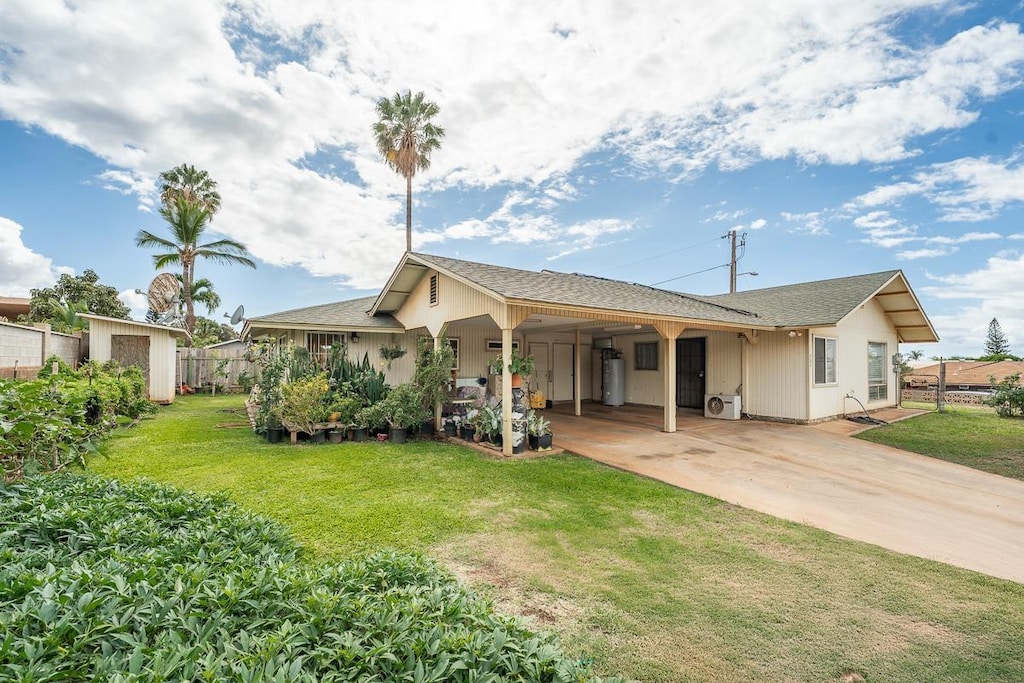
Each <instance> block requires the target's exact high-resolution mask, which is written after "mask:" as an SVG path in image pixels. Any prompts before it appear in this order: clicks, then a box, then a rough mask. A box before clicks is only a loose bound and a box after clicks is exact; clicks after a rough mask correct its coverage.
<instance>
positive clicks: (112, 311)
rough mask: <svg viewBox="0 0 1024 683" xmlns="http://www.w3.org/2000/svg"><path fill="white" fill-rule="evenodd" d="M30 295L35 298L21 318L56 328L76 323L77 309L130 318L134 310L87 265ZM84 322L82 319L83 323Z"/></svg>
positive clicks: (34, 290) (27, 321) (112, 316)
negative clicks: (77, 272)
mask: <svg viewBox="0 0 1024 683" xmlns="http://www.w3.org/2000/svg"><path fill="white" fill-rule="evenodd" d="M29 295H30V296H31V297H32V298H31V300H30V301H29V310H28V315H25V316H21V318H20V320H21V321H22V322H26V323H50V324H51V325H53V327H54V329H57V330H65V329H68V326H67V323H68V322H69V321H70V322H71V323H72V324H75V321H76V320H78V318H77V314H78V313H94V314H95V315H103V316H107V317H108V318H124V319H127V318H128V315H129V313H130V312H131V311H130V310H129V309H128V307H127V306H126V305H124V303H122V301H121V300H120V299H118V298H117V290H116V289H114V288H113V287H110V286H108V285H101V284H100V276H99V275H97V274H96V271H94V270H92V269H88V268H87V269H86V270H85V271H83V272H82V274H81V275H70V274H68V273H64V274H63V275H61V276H60V278H58V279H57V283H56V284H55V285H54V286H53V287H44V288H43V289H32V290H29ZM72 313H73V314H74V315H71V314H72ZM84 322H85V321H81V323H82V324H83V325H84ZM76 329H84V327H78V328H76Z"/></svg>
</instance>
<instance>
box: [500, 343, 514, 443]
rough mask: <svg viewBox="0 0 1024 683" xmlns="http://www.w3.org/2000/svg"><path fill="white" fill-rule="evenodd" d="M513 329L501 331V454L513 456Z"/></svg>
mask: <svg viewBox="0 0 1024 683" xmlns="http://www.w3.org/2000/svg"><path fill="white" fill-rule="evenodd" d="M511 364H512V328H511V327H505V328H502V330H501V452H502V453H503V454H504V455H512V373H511V372H509V369H508V366H509V365H511Z"/></svg>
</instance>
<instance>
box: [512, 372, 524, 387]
mask: <svg viewBox="0 0 1024 683" xmlns="http://www.w3.org/2000/svg"><path fill="white" fill-rule="evenodd" d="M522 386H523V376H522V375H519V374H514V375H512V388H513V389H518V388H520V387H522Z"/></svg>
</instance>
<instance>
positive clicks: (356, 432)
mask: <svg viewBox="0 0 1024 683" xmlns="http://www.w3.org/2000/svg"><path fill="white" fill-rule="evenodd" d="M366 436H367V434H366V427H353V428H352V440H353V441H356V442H361V441H366Z"/></svg>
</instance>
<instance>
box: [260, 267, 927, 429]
mask: <svg viewBox="0 0 1024 683" xmlns="http://www.w3.org/2000/svg"><path fill="white" fill-rule="evenodd" d="M442 335H445V336H447V337H448V339H449V340H450V342H451V344H452V345H453V347H454V348H455V350H456V367H455V368H454V370H453V372H454V374H455V375H456V378H457V380H458V382H459V383H460V384H461V383H469V382H473V381H476V380H477V378H481V377H482V378H486V380H487V382H488V385H489V387H490V388H491V390H492V391H493V392H494V393H495V394H496V395H497V396H499V397H500V398H501V399H502V401H503V405H504V406H510V405H511V395H512V394H511V386H510V382H508V381H507V380H508V377H506V376H498V377H490V376H489V375H488V370H487V361H488V360H490V359H491V358H493V357H494V356H495V355H496V354H497V353H502V354H505V355H506V358H507V356H508V354H510V352H511V348H512V345H513V344H518V345H519V348H521V349H523V350H524V351H525V352H526V353H528V354H531V355H533V356H534V357H535V358H536V371H535V372H534V373H533V377H532V378H531V382H530V389H531V390H540V391H542V392H543V393H544V395H545V396H546V397H547V398H548V399H549V400H552V401H555V402H562V401H565V402H569V401H571V402H573V403H574V409H575V412H576V414H582V410H583V403H584V402H585V401H592V400H597V401H600V400H604V399H606V398H607V397H606V396H605V389H604V387H603V386H602V384H603V379H604V378H603V368H604V367H605V366H606V365H607V363H606V361H607V360H608V359H610V358H612V357H617V359H618V360H621V361H622V363H621V365H622V366H623V367H624V376H623V377H622V379H623V382H622V384H623V386H622V392H621V393H622V396H621V400H622V401H624V402H626V403H636V404H646V405H652V406H661V407H662V408H663V410H664V419H663V429H664V430H665V431H667V432H674V431H675V430H676V408H677V407H682V408H693V409H698V410H704V409H706V408H707V403H708V400H709V398H714V397H716V396H717V397H719V398H723V397H724V400H725V401H726V402H727V403H728V404H729V405H730V406H735V407H736V408H737V409H741V411H742V413H743V414H744V415H747V416H749V417H751V418H761V419H771V420H782V421H787V422H797V423H811V422H817V421H820V420H827V419H831V418H834V417H837V416H840V415H844V414H845V413H846V412H847V411H848V410H856V409H858V408H859V407H858V406H856V405H851V404H850V401H859V402H860V403H861V404H863V405H864V406H865V407H866V408H867V409H869V410H871V409H879V408H885V407H890V406H894V405H896V403H897V386H896V375H895V373H894V372H893V365H892V361H891V358H892V356H893V354H895V353H896V352H897V347H898V344H900V343H902V342H914V343H921V342H931V341H937V340H938V335H937V334H936V333H935V329H934V328H933V327H932V324H931V322H930V321H929V320H928V317H927V316H926V315H925V313H924V310H923V309H922V308H921V305H920V303H919V301H918V299H917V297H916V296H915V294H914V292H913V290H912V289H911V287H910V285H909V283H908V282H907V279H906V277H905V276H904V275H903V273H902V271H898V270H894V271H886V272H881V273H871V274H867V275H858V276H854V277H844V278H836V279H832V280H822V281H819V282H809V283H801V284H796V285H789V286H783V287H772V288H768V289H760V290H753V291H748V292H739V293H735V294H723V295H717V296H697V295H692V294H683V293H679V292H673V291H668V290H663V289H656V288H653V287H649V286H646V285H639V284H634V283H628V282H622V281H618V280H609V279H606V278H601V277H596V276H591V275H584V274H579V273H560V272H554V271H547V270H544V271H540V272H535V271H527V270H519V269H514V268H505V267H502V266H494V265H487V264H481V263H474V262H470V261H463V260H458V259H452V258H447V257H442V256H433V255H429V254H421V253H414V252H408V253H406V254H405V255H404V256H403V257H402V260H401V261H400V262H399V264H398V265H397V267H396V268H395V270H394V272H393V273H392V274H391V277H390V278H389V279H388V281H387V284H386V285H385V286H384V288H383V289H382V290H381V291H380V293H379V294H377V296H375V297H366V298H362V299H354V300H350V301H342V302H338V303H332V304H324V305H320V306H310V307H307V308H299V309H293V310H290V311H284V312H281V313H274V314H271V315H266V316H260V317H254V318H250V319H249V320H247V321H246V324H245V328H244V329H243V331H242V336H243V338H256V337H263V336H269V337H271V338H274V339H277V340H278V341H281V342H292V343H295V344H298V345H302V346H305V347H306V348H308V349H309V350H310V352H312V353H320V352H321V351H322V349H323V348H324V347H325V346H328V345H330V344H334V343H337V342H341V341H344V342H346V343H347V344H348V346H349V349H350V353H351V352H354V353H355V354H356V355H357V356H358V357H361V356H362V354H363V353H364V352H365V353H368V354H369V355H370V357H371V359H375V358H376V354H377V349H378V348H379V347H380V345H381V344H383V343H389V344H399V345H402V346H403V347H404V348H406V349H408V350H410V351H414V350H415V344H416V339H417V338H418V337H420V336H429V337H433V338H434V339H435V343H436V342H437V340H438V339H439V338H440V337H442ZM414 362H415V359H414V358H413V353H408V354H406V355H405V356H404V357H403V358H401V359H399V360H398V361H395V362H394V363H393V364H392V366H391V369H390V370H389V371H388V381H389V382H391V383H396V382H401V381H405V380H407V379H408V378H409V377H410V376H411V374H412V369H413V364H414ZM506 365H507V363H506ZM503 374H504V375H507V371H506V372H505V373H503ZM714 407H719V408H720V407H721V404H719V405H718V406H714ZM736 412H737V414H736V415H735V417H738V414H739V412H740V410H737V411H736ZM504 413H505V414H504V418H505V420H504V422H505V427H506V434H508V433H509V429H510V427H509V425H510V421H511V410H510V408H507V409H506V410H505V411H504ZM508 444H509V439H507V438H506V439H505V447H506V449H507V448H508V447H509V446H508Z"/></svg>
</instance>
